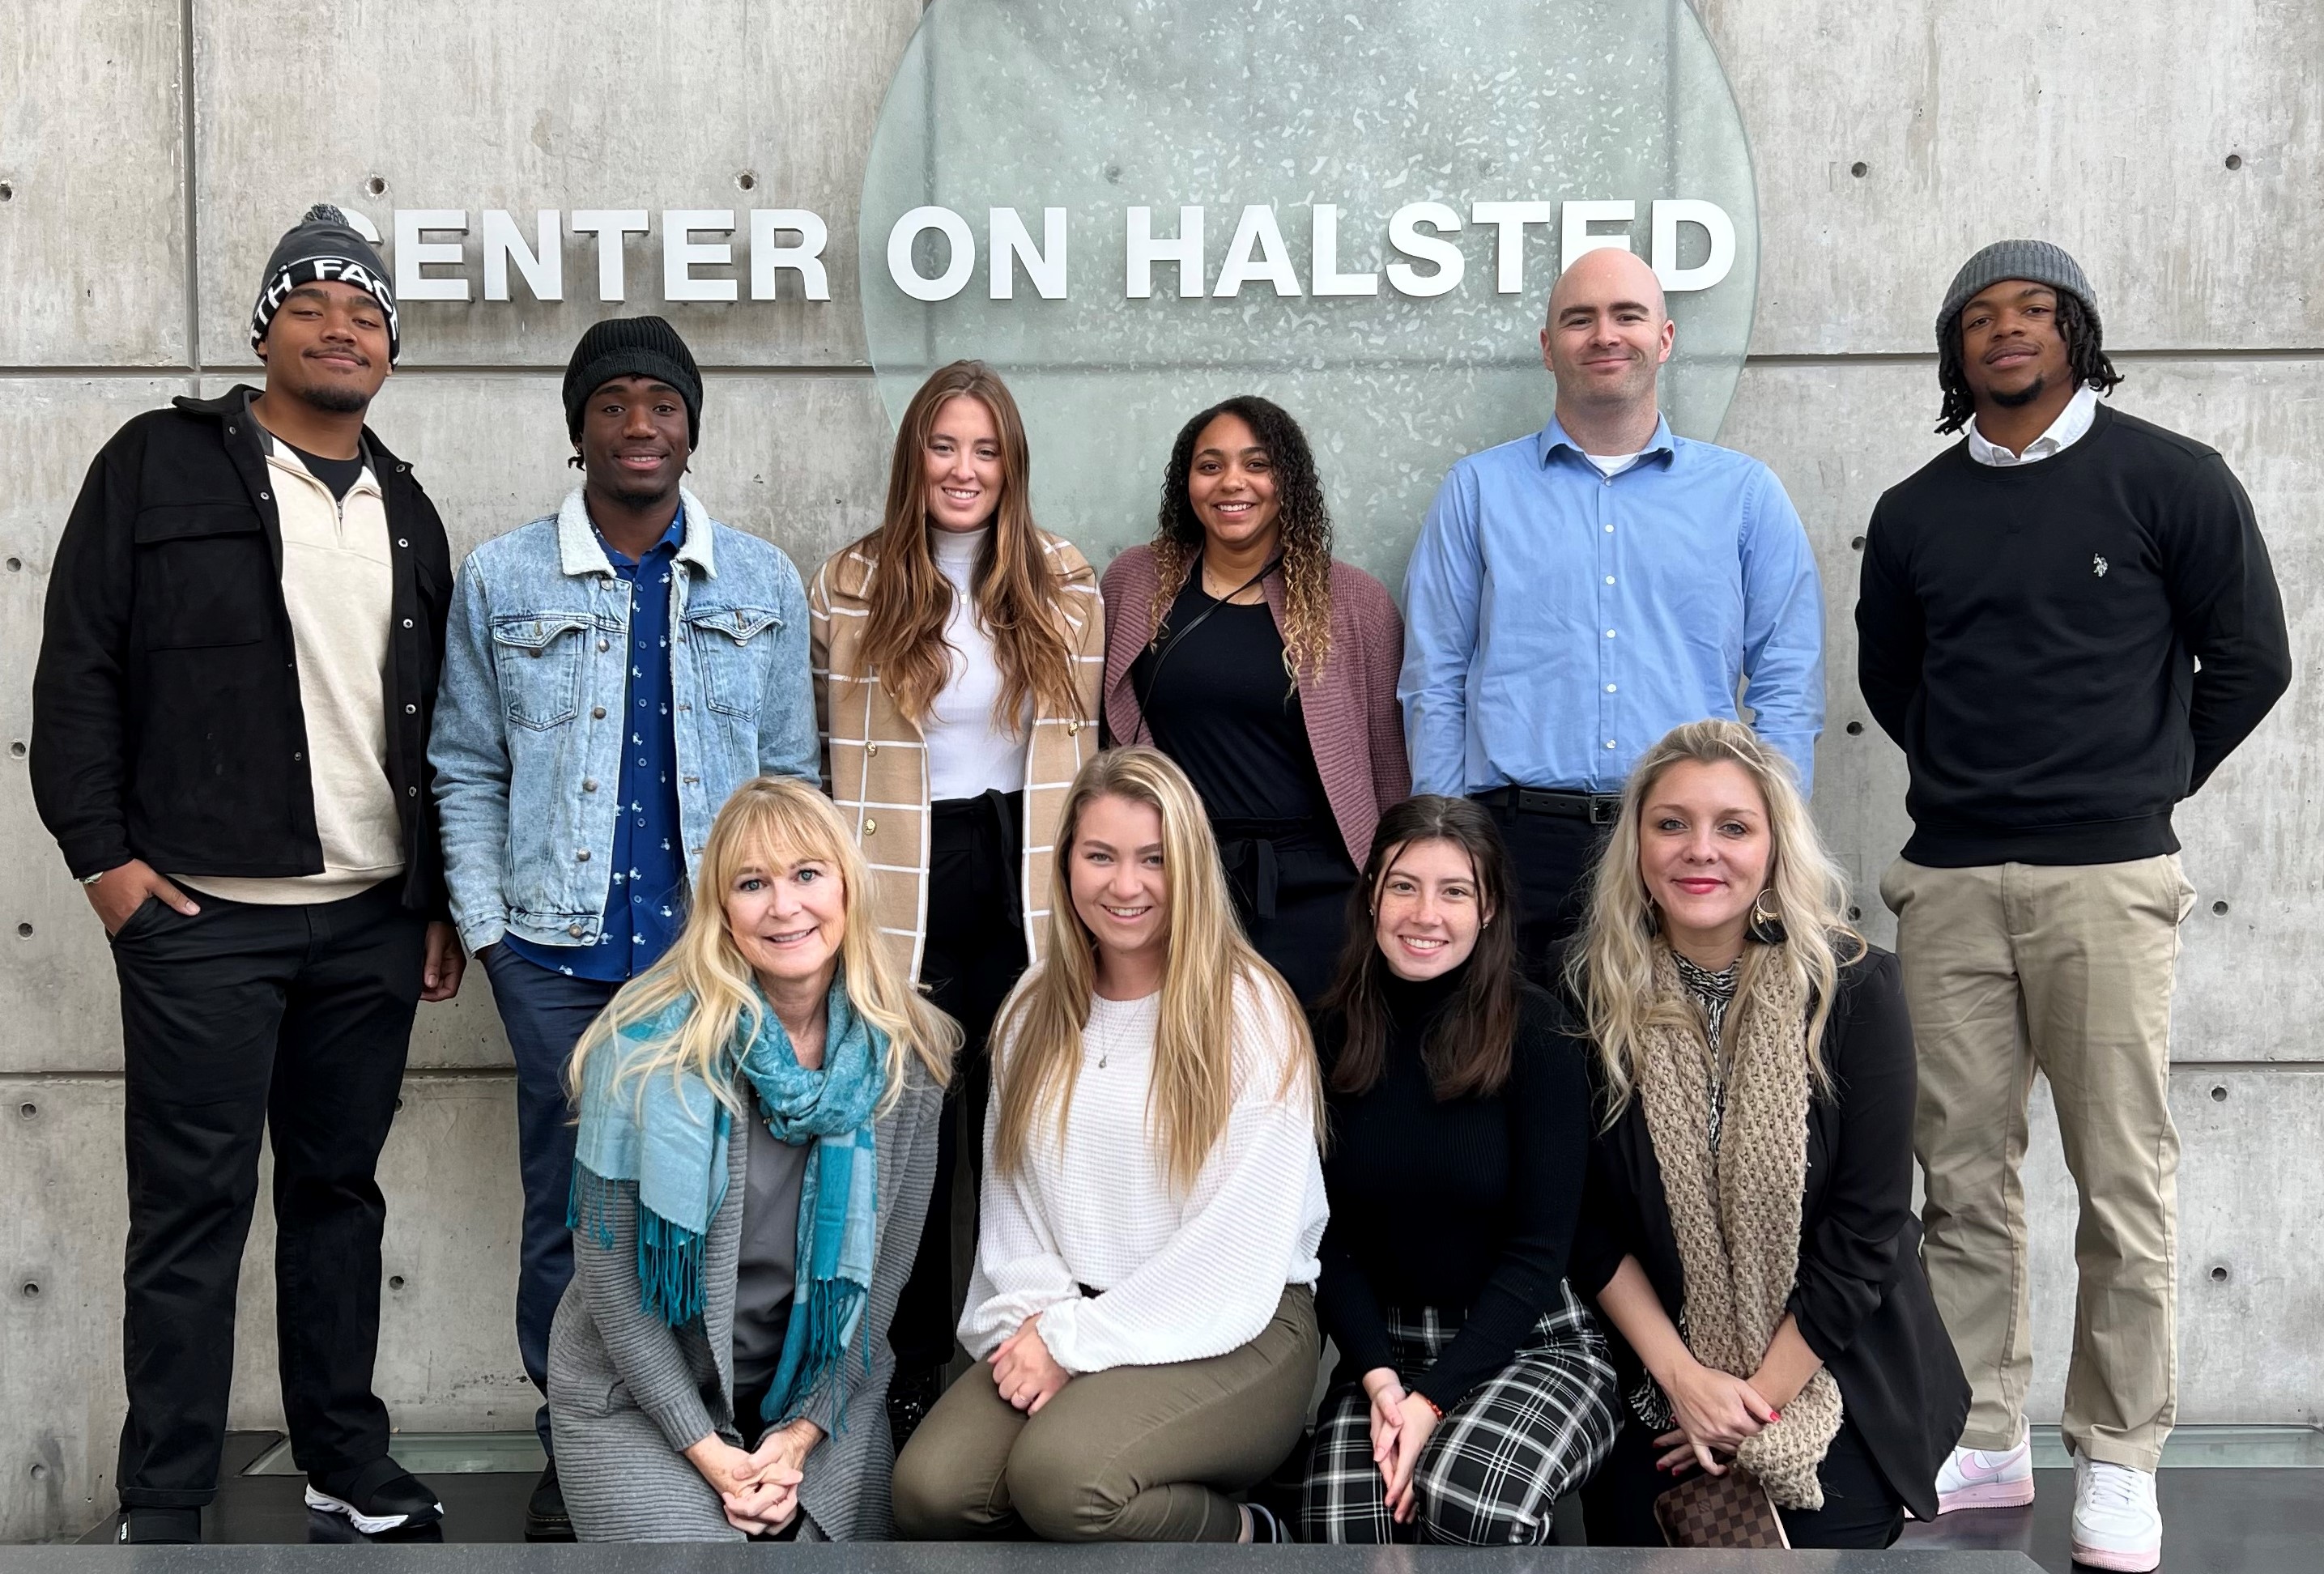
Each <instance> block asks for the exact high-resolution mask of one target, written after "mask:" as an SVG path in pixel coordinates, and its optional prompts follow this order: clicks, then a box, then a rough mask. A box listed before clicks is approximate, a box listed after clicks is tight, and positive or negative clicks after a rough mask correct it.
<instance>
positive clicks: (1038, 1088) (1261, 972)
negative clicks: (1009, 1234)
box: [992, 748, 1323, 1192]
mask: <svg viewBox="0 0 2324 1574" xmlns="http://www.w3.org/2000/svg"><path fill="white" fill-rule="evenodd" d="M1102 797H1115V798H1125V799H1127V800H1129V801H1130V802H1131V803H1134V804H1144V805H1147V806H1148V808H1150V809H1152V810H1154V811H1155V812H1156V813H1157V814H1158V815H1160V816H1161V817H1162V873H1163V879H1164V881H1165V885H1166V888H1167V891H1168V892H1169V898H1170V913H1169V943H1168V950H1167V953H1166V958H1165V961H1164V962H1163V969H1162V1009H1161V1021H1160V1023H1159V1024H1158V1025H1157V1027H1156V1029H1155V1036H1154V1070H1153V1075H1152V1080H1151V1082H1149V1083H1148V1088H1147V1098H1146V1119H1147V1130H1148V1133H1149V1134H1150V1135H1151V1137H1153V1139H1154V1141H1155V1142H1156V1144H1157V1146H1158V1147H1159V1150H1160V1152H1161V1155H1162V1160H1163V1168H1164V1171H1165V1173H1166V1174H1167V1175H1168V1176H1169V1179H1170V1183H1171V1184H1172V1185H1173V1186H1174V1187H1176V1189H1177V1190H1178V1191H1180V1192H1185V1191H1186V1190H1188V1189H1189V1188H1191V1187H1192V1186H1193V1185H1194V1180H1195V1178H1196V1177H1197V1176H1198V1175H1200V1174H1202V1169H1203V1163H1204V1162H1205V1161H1206V1160H1207V1159H1209V1157H1210V1156H1211V1149H1212V1148H1213V1147H1215V1146H1218V1140H1219V1137H1220V1135H1221V1134H1222V1133H1223V1132H1224V1131H1225V1130H1226V1127H1227V1117H1228V1116H1229V1114H1231V1112H1232V1110H1233V1108H1234V1100H1235V1048H1236V1039H1237V1037H1238V1036H1239V1035H1238V1033H1237V1031H1236V1021H1235V994H1236V991H1237V990H1238V988H1240V989H1242V990H1249V991H1250V995H1251V996H1252V997H1254V998H1255V999H1256V1000H1257V1002H1258V1004H1259V1008H1261V1010H1262V1011H1266V1012H1268V1013H1270V1014H1272V1015H1274V1016H1276V1017H1279V1018H1280V1019H1281V1021H1282V1024H1283V1026H1284V1028H1285V1031H1286V1032H1287V1033H1288V1034H1289V1036H1290V1040H1291V1041H1290V1043H1289V1045H1287V1046H1286V1047H1287V1050H1288V1054H1286V1060H1285V1064H1284V1066H1283V1072H1282V1082H1281V1085H1280V1087H1279V1088H1278V1090H1277V1092H1278V1096H1281V1097H1284V1098H1286V1099H1297V1100H1305V1102H1306V1104H1307V1106H1308V1108H1309V1110H1310V1113H1311V1116H1312V1118H1313V1119H1314V1123H1315V1129H1316V1132H1317V1135H1318V1137H1319V1139H1320V1137H1321V1134H1322V1131H1323V1088H1322V1082H1321V1079H1320V1077H1319V1076H1318V1075H1317V1072H1316V1066H1315V1047H1314V1041H1313V1040H1312V1039H1311V1038H1310V1037H1309V1036H1308V1034H1307V1021H1306V1017H1305V1015H1304V1014H1303V1013H1302V1012H1301V1011H1300V1009H1299V1002H1298V999H1297V998H1296V997H1295V996H1294V995H1293V994H1292V992H1291V990H1290V987H1289V986H1288V985H1286V983H1285V982H1284V981H1283V980H1282V978H1281V977H1280V976H1278V975H1277V972H1276V971H1275V970H1274V969H1273V968H1271V967H1269V966H1268V964H1267V962H1266V961H1265V960H1264V959H1262V958H1261V957H1260V956H1259V953H1258V952H1256V951H1254V950H1252V949H1251V945H1250V942H1249V941H1248V940H1245V939H1244V938H1243V934H1242V926H1241V925H1240V924H1238V923H1237V922H1236V921H1235V915H1234V908H1233V907H1232V906H1231V905H1230V903H1229V901H1228V898H1227V885H1226V877H1225V876H1224V875H1223V874H1222V873H1221V872H1220V870H1219V850H1218V843H1217V842H1214V841H1213V839H1212V837H1211V824H1210V821H1209V820H1208V819H1207V818H1205V817H1204V815H1203V807H1202V802H1201V800H1200V799H1199V798H1198V797H1197V796H1195V793H1194V787H1193V785H1192V784H1191V783H1189V782H1188V781H1187V780H1186V778H1185V773H1184V772H1182V771H1180V770H1179V769H1178V768H1177V766H1176V765H1175V764H1173V763H1172V762H1171V760H1170V759H1169V757H1168V756H1167V755H1164V754H1161V753H1159V752H1157V750H1152V749H1142V748H1133V749H1110V750H1106V751H1105V752H1104V753H1102V754H1100V755H1098V756H1097V757H1096V758H1095V759H1092V760H1091V761H1090V762H1089V763H1088V764H1086V765H1084V766H1083V767H1082V769H1081V772H1080V774H1079V775H1077V776H1075V777H1074V785H1073V787H1072V789H1071V790H1070V791H1069V792H1067V794H1066V795H1065V808H1064V809H1063V811H1062V812H1061V813H1060V814H1059V815H1058V818H1057V837H1056V843H1057V851H1056V867H1055V869H1054V870H1053V872H1052V873H1051V875H1050V887H1049V935H1048V948H1047V959H1046V960H1045V961H1043V962H1040V963H1038V964H1037V965H1036V966H1035V967H1034V969H1033V971H1031V972H1029V973H1028V974H1027V975H1026V978H1025V981H1024V982H1023V983H1022V984H1020V985H1019V987H1018V990H1017V992H1016V993H1015V994H1014V995H1012V996H1011V997H1010V1000H1009V1003H1008V1005H1007V1006H1006V1007H1004V1008H1002V1011H1001V1020H1000V1022H999V1024H998V1025H997V1026H996V1027H995V1030H994V1033H993V1038H992V1042H993V1043H995V1044H996V1045H1008V1049H1007V1051H1006V1055H1005V1058H1004V1059H1001V1060H999V1061H996V1062H995V1063H994V1065H993V1072H992V1074H993V1080H994V1082H995V1083H996V1084H997V1087H996V1093H997V1097H998V1098H999V1100H1000V1105H999V1113H998V1115H997V1116H996V1118H995V1122H994V1128H993V1141H992V1150H993V1151H992V1162H993V1164H995V1165H996V1166H997V1167H998V1169H999V1170H1000V1172H1001V1174H1003V1175H1015V1174H1019V1173H1020V1172H1021V1171H1022V1170H1023V1168H1024V1164H1025V1154H1026V1149H1027V1147H1028V1145H1029V1144H1030V1143H1031V1142H1032V1140H1033V1132H1034V1128H1035V1126H1036V1124H1037V1123H1038V1122H1040V1121H1041V1120H1043V1119H1044V1118H1047V1119H1049V1120H1052V1121H1053V1122H1054V1123H1055V1124H1054V1128H1053V1129H1054V1132H1055V1137H1056V1141H1058V1142H1060V1143H1062V1142H1063V1141H1064V1140H1065V1118H1066V1112H1067V1110H1068V1109H1071V1107H1072V1105H1073V1100H1074V1083H1075V1082H1077V1081H1078V1080H1079V1079H1080V1076H1081V1066H1082V1030H1083V1029H1084V1028H1085V1027H1087V1026H1089V1015H1090V996H1091V994H1092V992H1093V990H1095V988H1096V983H1097V954H1096V953H1097V938H1096V936H1095V935H1093V934H1091V933H1090V929H1089V926H1088V925H1086V924H1084V923H1083V922H1082V920H1081V916H1080V914H1079V913H1077V912H1076V911H1075V910H1074V896H1073V877H1072V868H1073V857H1074V841H1075V839H1076V837H1077V835H1078V834H1079V832H1080V827H1081V817H1082V812H1083V811H1084V809H1086V808H1087V807H1088V806H1089V805H1091V804H1092V803H1093V802H1094V801H1095V800H1097V799H1099V798H1102Z"/></svg>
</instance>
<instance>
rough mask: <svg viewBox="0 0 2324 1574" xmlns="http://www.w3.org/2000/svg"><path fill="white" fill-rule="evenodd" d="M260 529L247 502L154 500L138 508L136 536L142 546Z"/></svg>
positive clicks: (259, 522)
mask: <svg viewBox="0 0 2324 1574" xmlns="http://www.w3.org/2000/svg"><path fill="white" fill-rule="evenodd" d="M260 528H261V520H259V517H258V511H257V510H256V509H254V508H252V507H251V506H250V505H249V504H248V503H243V502H173V503H157V504H155V505H154V506H153V507H152V508H143V509H139V510H138V511H137V525H136V537H137V540H138V543H139V544H140V545H144V544H146V543H149V542H153V541H176V540H181V539H183V538H187V537H189V536H240V535H255V534H257V532H258V530H259V529H260Z"/></svg>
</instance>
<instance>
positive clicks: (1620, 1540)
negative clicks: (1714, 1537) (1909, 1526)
mask: <svg viewBox="0 0 2324 1574" xmlns="http://www.w3.org/2000/svg"><path fill="white" fill-rule="evenodd" d="M1625 1408H1626V1410H1627V1406H1626V1407H1625ZM1661 1453H1662V1450H1660V1449H1657V1448H1655V1440H1654V1434H1653V1433H1651V1432H1649V1431H1646V1428H1645V1427H1644V1426H1642V1425H1640V1424H1639V1422H1638V1418H1637V1416H1635V1415H1628V1414H1626V1415H1625V1416H1624V1418H1623V1425H1622V1431H1621V1432H1620V1434H1619V1435H1618V1436H1617V1437H1616V1438H1615V1440H1614V1451H1613V1452H1612V1453H1610V1454H1609V1455H1607V1456H1606V1462H1605V1463H1604V1464H1602V1465H1600V1466H1599V1467H1598V1473H1597V1474H1596V1475H1595V1476H1592V1477H1591V1478H1590V1482H1589V1484H1588V1485H1587V1486H1585V1487H1582V1518H1583V1523H1585V1524H1586V1525H1587V1526H1588V1527H1589V1532H1590V1544H1591V1546H1593V1547H1659V1546H1664V1545H1665V1544H1667V1543H1665V1542H1664V1540H1663V1530H1662V1526H1661V1525H1659V1524H1657V1523H1655V1498H1657V1497H1659V1496H1662V1495H1663V1494H1664V1493H1665V1492H1666V1491H1668V1490H1669V1489H1670V1488H1671V1487H1674V1486H1675V1485H1677V1483H1676V1482H1675V1481H1674V1480H1673V1479H1672V1478H1671V1477H1669V1476H1667V1475H1665V1474H1664V1473H1663V1472H1662V1471H1660V1470H1657V1469H1655V1459H1657V1458H1658V1457H1659V1456H1660V1455H1661ZM1816 1479H1817V1480H1819V1481H1821V1483H1822V1484H1823V1506H1822V1507H1821V1508H1818V1509H1812V1510H1810V1509H1797V1508H1778V1509H1777V1510H1776V1512H1777V1513H1778V1514H1781V1515H1783V1519H1784V1535H1786V1536H1788V1537H1789V1538H1790V1539H1791V1543H1792V1545H1793V1546H1794V1547H1795V1548H1801V1549H1806V1548H1818V1547H1821V1548H1848V1547H1886V1546H1888V1545H1890V1544H1891V1543H1893V1542H1895V1540H1896V1538H1897V1537H1898V1536H1900V1535H1902V1534H1904V1499H1903V1498H1901V1497H1898V1496H1896V1493H1895V1488H1893V1487H1890V1486H1889V1485H1888V1478H1887V1477H1886V1476H1883V1475H1882V1474H1881V1473H1880V1467H1879V1466H1877V1465H1876V1464H1874V1463H1873V1462H1872V1455H1871V1453H1870V1451H1869V1450H1867V1449H1866V1448H1865V1446H1864V1434H1863V1433H1861V1432H1859V1431H1857V1430H1856V1423H1855V1422H1852V1421H1847V1420H1843V1421H1842V1422H1840V1431H1838V1432H1837V1433H1836V1434H1835V1435H1834V1436H1833V1438H1832V1440H1831V1450H1830V1451H1828V1452H1827V1453H1826V1454H1825V1455H1824V1457H1823V1463H1822V1464H1821V1466H1819V1467H1817V1469H1816Z"/></svg>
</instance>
